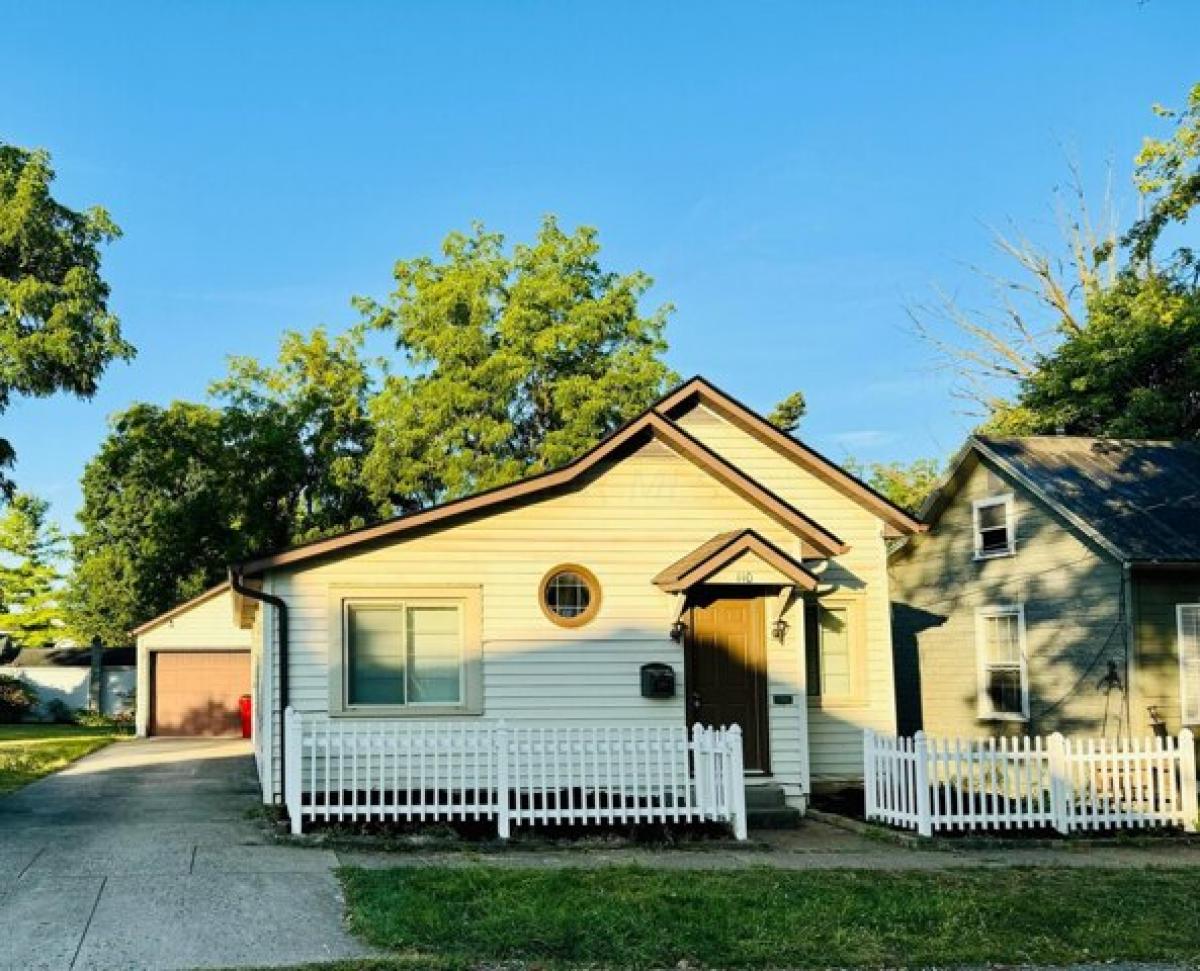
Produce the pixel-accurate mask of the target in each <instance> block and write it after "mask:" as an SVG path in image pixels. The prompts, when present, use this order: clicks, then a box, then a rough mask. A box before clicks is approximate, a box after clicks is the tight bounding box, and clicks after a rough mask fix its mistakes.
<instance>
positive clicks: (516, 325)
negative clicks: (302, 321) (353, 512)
mask: <svg viewBox="0 0 1200 971" xmlns="http://www.w3.org/2000/svg"><path fill="white" fill-rule="evenodd" d="M599 250H600V245H599V242H598V239H597V234H596V231H595V230H594V229H590V228H587V227H582V228H579V229H577V230H576V231H575V232H574V233H571V234H567V233H565V232H563V231H562V230H561V229H560V228H559V226H558V224H557V222H556V221H555V220H554V219H553V218H552V217H547V218H546V219H545V220H544V221H543V223H542V226H541V229H540V231H539V232H538V235H537V238H536V239H535V240H534V242H533V243H531V244H518V245H517V246H515V247H514V248H513V250H512V252H511V254H508V253H506V252H505V249H504V237H503V236H501V235H500V234H498V233H490V232H487V231H486V230H485V229H484V228H483V227H482V226H480V225H476V226H475V228H474V230H473V231H472V232H471V233H470V234H463V233H451V234H450V235H449V236H448V237H447V238H446V240H445V243H444V244H443V247H442V259H441V260H435V259H433V258H430V257H419V258H417V259H413V260H401V261H400V262H398V263H397V264H396V267H395V272H394V275H395V281H396V288H395V290H394V291H393V293H392V294H391V296H390V297H389V298H388V299H387V300H386V301H385V302H384V303H376V302H374V301H370V300H359V301H358V306H359V307H360V309H361V311H362V312H363V314H364V317H365V320H366V321H367V323H368V324H369V326H370V327H372V328H374V329H375V330H379V331H383V332H385V333H387V334H389V335H391V336H392V337H393V338H394V340H395V344H396V348H397V350H399V351H400V352H401V353H403V354H404V355H405V357H406V359H407V363H408V364H409V366H410V369H411V371H412V373H410V374H404V375H393V376H390V377H388V378H387V380H386V382H385V384H384V386H383V388H382V389H381V391H380V392H379V394H378V395H377V396H375V398H374V399H373V400H372V401H371V404H370V414H371V417H372V419H373V420H374V422H375V440H374V443H373V447H372V449H371V452H370V455H369V456H368V457H367V461H366V463H365V466H364V481H365V483H366V485H367V487H368V488H369V489H370V491H371V494H372V495H373V496H374V498H375V499H376V500H377V501H380V502H384V501H386V502H389V503H391V504H392V505H394V506H395V507H397V508H400V509H406V508H413V507H416V506H421V505H425V504H428V503H431V502H437V501H441V500H443V499H447V498H451V497H455V496H461V495H464V494H467V493H470V492H475V491H478V490H480V489H485V488H489V487H491V486H496V485H500V484H503V483H506V482H511V481H513V480H515V479H518V478H520V477H522V476H525V475H530V474H533V473H537V472H540V471H543V470H546V469H550V468H554V467H556V466H560V465H563V464H564V463H566V462H568V461H570V460H571V459H573V458H574V457H575V456H577V455H578V454H580V453H581V452H583V451H584V450H585V449H587V448H588V447H589V446H591V445H593V444H594V443H595V442H596V441H597V440H598V439H599V438H600V437H602V436H603V435H605V434H606V433H608V432H610V431H612V430H613V429H615V428H616V427H618V426H619V425H620V424H622V423H623V422H624V421H626V420H627V419H629V418H631V417H633V416H634V415H636V414H638V413H639V412H640V411H642V410H644V409H645V408H646V407H648V406H649V405H650V404H651V403H652V402H653V401H654V400H655V399H656V398H657V397H658V396H659V395H660V394H661V393H662V392H663V391H664V390H665V389H666V386H667V385H668V384H669V383H670V382H671V381H672V380H674V377H675V376H674V375H673V374H672V372H671V371H670V370H669V369H668V368H667V366H666V365H665V364H664V363H663V361H662V359H661V355H662V353H663V352H664V351H665V350H666V342H665V340H664V339H663V330H664V327H665V325H666V320H667V317H668V316H669V314H670V311H671V308H670V307H669V306H663V307H660V308H659V309H658V310H656V311H655V312H654V313H652V314H651V315H649V316H642V314H641V313H640V311H639V306H638V304H639V300H640V298H641V297H642V296H643V295H644V294H645V293H646V291H647V290H648V289H649V287H650V284H651V280H650V278H649V277H648V276H646V275H645V274H644V273H640V272H635V273H629V274H626V275H619V274H616V273H611V272H608V271H606V270H604V269H603V268H602V267H601V265H600V263H599Z"/></svg>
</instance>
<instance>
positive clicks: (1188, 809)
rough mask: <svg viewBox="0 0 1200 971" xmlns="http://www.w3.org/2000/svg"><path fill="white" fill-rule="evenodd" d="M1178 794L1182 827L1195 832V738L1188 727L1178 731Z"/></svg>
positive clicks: (1196, 812) (1196, 809)
mask: <svg viewBox="0 0 1200 971" xmlns="http://www.w3.org/2000/svg"><path fill="white" fill-rule="evenodd" d="M1179 796H1180V801H1181V803H1182V808H1183V828H1184V830H1185V831H1186V832H1188V833H1194V832H1196V816H1197V814H1198V813H1200V808H1198V807H1197V805H1196V738H1195V736H1194V735H1193V734H1192V730H1191V729H1190V728H1185V729H1184V730H1183V731H1181V732H1180V733H1179Z"/></svg>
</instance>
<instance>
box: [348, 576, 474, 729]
mask: <svg viewBox="0 0 1200 971" xmlns="http://www.w3.org/2000/svg"><path fill="white" fill-rule="evenodd" d="M479 600H480V598H479V593H478V590H469V589H468V590H463V591H461V593H460V592H459V591H454V590H446V591H442V590H437V589H417V588H411V589H407V590H405V589H399V588H395V589H392V590H382V589H381V590H378V591H375V590H363V589H352V590H348V591H340V590H335V591H332V593H331V602H330V618H329V619H330V627H331V628H332V630H333V631H336V632H338V634H339V635H340V636H337V637H334V638H331V642H332V643H331V644H330V685H329V710H330V713H331V714H335V715H356V716H357V715H391V716H406V715H407V716H423V715H442V714H470V713H475V712H478V711H480V710H482V685H481V678H480V643H479Z"/></svg>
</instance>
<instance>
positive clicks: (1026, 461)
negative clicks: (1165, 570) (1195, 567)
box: [973, 435, 1200, 564]
mask: <svg viewBox="0 0 1200 971" xmlns="http://www.w3.org/2000/svg"><path fill="white" fill-rule="evenodd" d="M973 444H974V445H975V447H976V448H977V449H978V450H979V452H980V453H981V454H982V455H984V456H985V457H989V458H991V459H992V461H993V462H994V463H995V464H996V465H998V466H1000V467H1001V468H1002V469H1007V470H1008V471H1009V472H1010V473H1012V474H1013V475H1014V476H1015V477H1016V478H1017V479H1018V480H1020V481H1021V482H1022V483H1023V484H1024V485H1025V486H1026V487H1027V488H1029V489H1031V490H1032V491H1033V492H1034V493H1036V494H1038V495H1039V496H1040V497H1041V498H1042V499H1043V501H1045V502H1047V503H1049V504H1050V505H1051V506H1054V507H1056V508H1057V509H1059V511H1060V512H1062V513H1063V514H1064V515H1066V516H1067V517H1068V518H1070V519H1073V520H1074V521H1075V522H1076V524H1077V525H1079V526H1080V528H1081V529H1083V530H1084V531H1085V532H1091V533H1092V535H1093V538H1095V539H1096V540H1097V541H1099V542H1101V544H1102V545H1104V546H1105V547H1107V548H1108V549H1109V550H1110V552H1112V553H1114V555H1116V556H1117V557H1118V558H1120V559H1123V560H1125V561H1127V562H1130V563H1160V564H1170V563H1180V564H1185V563H1192V562H1200V443H1196V442H1168V441H1146V440H1139V439H1105V438H1077V437H1073V436H1062V435H1047V436H1040V437H1033V438H988V437H982V436H979V437H976V438H975V439H974V440H973Z"/></svg>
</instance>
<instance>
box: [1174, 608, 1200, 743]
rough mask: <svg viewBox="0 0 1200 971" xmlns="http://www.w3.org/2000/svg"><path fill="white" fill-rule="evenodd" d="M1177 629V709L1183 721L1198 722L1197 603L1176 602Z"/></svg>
mask: <svg viewBox="0 0 1200 971" xmlns="http://www.w3.org/2000/svg"><path fill="white" fill-rule="evenodd" d="M1175 621H1176V624H1177V626H1178V629H1179V710H1180V716H1181V720H1182V721H1183V724H1185V725H1200V604H1176V606H1175Z"/></svg>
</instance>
